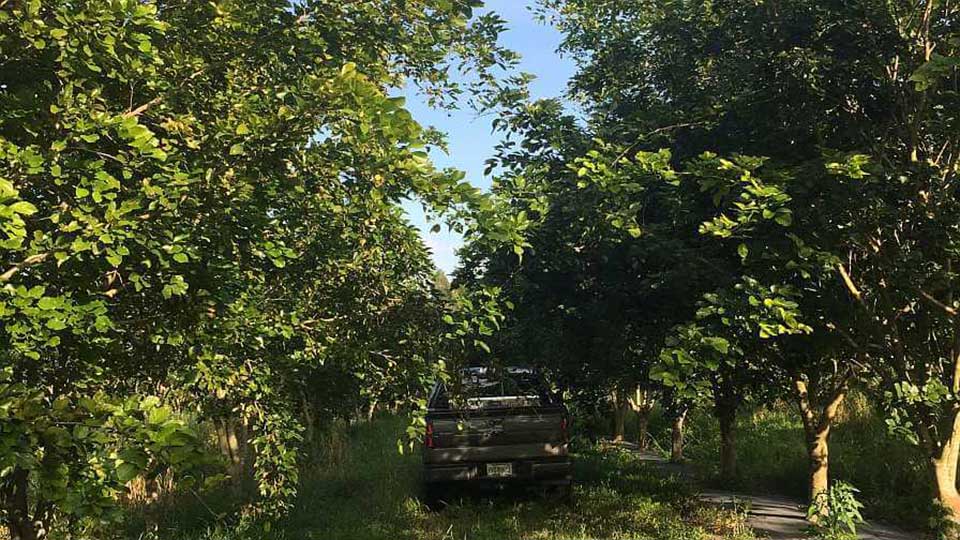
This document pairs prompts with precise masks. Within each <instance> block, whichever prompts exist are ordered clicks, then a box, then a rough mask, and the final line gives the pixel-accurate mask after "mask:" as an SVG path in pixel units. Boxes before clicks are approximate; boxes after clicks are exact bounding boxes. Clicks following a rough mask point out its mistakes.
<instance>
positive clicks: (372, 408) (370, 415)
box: [367, 399, 377, 422]
mask: <svg viewBox="0 0 960 540" xmlns="http://www.w3.org/2000/svg"><path fill="white" fill-rule="evenodd" d="M375 414H377V400H376V399H373V400H371V401H370V405H369V407H368V408H367V422H371V421H373V415H375Z"/></svg>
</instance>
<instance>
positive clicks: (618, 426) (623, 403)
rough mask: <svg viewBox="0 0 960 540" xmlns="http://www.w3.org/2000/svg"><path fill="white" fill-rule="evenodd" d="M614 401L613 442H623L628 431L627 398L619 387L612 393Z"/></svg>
mask: <svg viewBox="0 0 960 540" xmlns="http://www.w3.org/2000/svg"><path fill="white" fill-rule="evenodd" d="M611 398H612V399H611V401H612V402H613V442H622V441H623V436H624V433H625V432H626V422H627V400H626V399H624V396H623V392H621V391H620V390H619V389H618V390H614V391H613V392H612V393H611Z"/></svg>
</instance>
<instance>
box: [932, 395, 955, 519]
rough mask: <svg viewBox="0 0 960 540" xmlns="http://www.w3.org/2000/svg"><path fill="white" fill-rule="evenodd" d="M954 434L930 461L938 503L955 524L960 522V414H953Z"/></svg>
mask: <svg viewBox="0 0 960 540" xmlns="http://www.w3.org/2000/svg"><path fill="white" fill-rule="evenodd" d="M953 415H954V418H953V433H952V434H951V435H950V436H949V437H948V438H947V441H946V442H945V443H944V444H943V445H942V446H941V448H940V452H939V455H935V456H934V457H932V458H931V459H930V466H931V468H932V469H933V481H934V486H933V487H934V494H935V495H936V497H937V502H938V503H939V504H940V506H941V507H943V509H944V510H945V511H946V512H947V513H948V515H949V517H950V519H951V520H952V521H954V522H960V492H958V490H957V462H958V459H960V413H958V412H954V413H953Z"/></svg>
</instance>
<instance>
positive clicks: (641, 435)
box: [637, 407, 650, 450]
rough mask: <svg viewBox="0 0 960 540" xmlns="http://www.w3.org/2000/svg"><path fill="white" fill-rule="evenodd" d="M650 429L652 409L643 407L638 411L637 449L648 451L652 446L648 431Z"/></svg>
mask: <svg viewBox="0 0 960 540" xmlns="http://www.w3.org/2000/svg"><path fill="white" fill-rule="evenodd" d="M649 427H650V408H649V407H642V408H640V410H638V411H637V448H639V449H640V450H647V448H648V447H649V446H650V444H649V437H647V431H648V429H649Z"/></svg>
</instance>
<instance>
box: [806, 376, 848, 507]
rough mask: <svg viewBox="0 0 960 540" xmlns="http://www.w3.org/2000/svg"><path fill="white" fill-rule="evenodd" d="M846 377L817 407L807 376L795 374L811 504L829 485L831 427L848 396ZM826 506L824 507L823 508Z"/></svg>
mask: <svg viewBox="0 0 960 540" xmlns="http://www.w3.org/2000/svg"><path fill="white" fill-rule="evenodd" d="M847 379H848V376H844V377H843V378H842V379H841V381H840V383H839V384H838V385H837V386H836V388H835V389H834V390H833V392H832V394H831V395H830V398H829V401H828V402H827V404H826V405H825V406H824V407H823V409H822V410H815V405H814V403H813V398H811V396H810V392H809V389H808V387H807V382H806V380H805V379H804V377H803V376H801V375H799V374H797V375H795V376H794V381H793V384H794V389H795V390H796V392H797V403H798V404H799V405H800V417H801V419H802V420H803V430H804V433H805V435H806V443H807V459H808V461H809V474H808V479H807V484H808V485H807V488H808V491H807V493H808V494H809V497H810V504H814V503H815V502H816V500H817V497H818V496H820V494H821V493H824V492H826V491H827V490H828V489H829V488H830V429H831V428H832V427H833V421H834V419H835V418H836V417H837V413H838V412H839V411H840V406H841V405H842V404H843V399H844V397H845V396H846V381H847ZM823 510H825V509H821V511H823ZM817 519H818V516H817V515H813V516H811V521H813V522H816V521H817Z"/></svg>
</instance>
